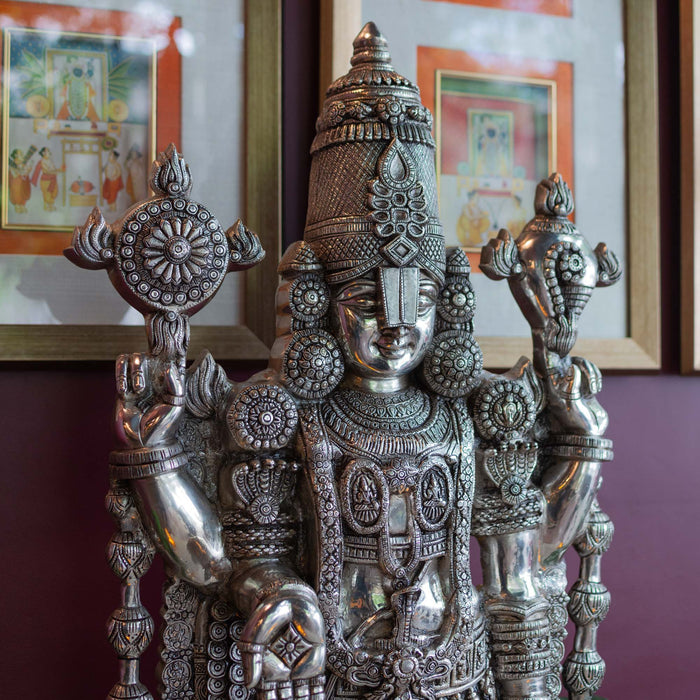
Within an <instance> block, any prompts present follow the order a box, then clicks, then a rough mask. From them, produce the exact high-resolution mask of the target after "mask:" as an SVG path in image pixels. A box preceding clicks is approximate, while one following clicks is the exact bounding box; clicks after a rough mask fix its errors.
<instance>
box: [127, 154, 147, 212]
mask: <svg viewBox="0 0 700 700" xmlns="http://www.w3.org/2000/svg"><path fill="white" fill-rule="evenodd" d="M124 166H125V167H126V172H127V176H126V193H127V194H128V195H129V198H130V200H131V203H132V204H134V203H136V202H138V201H139V200H141V199H144V198H145V197H146V196H147V189H146V159H145V158H144V156H143V153H141V149H140V148H139V147H138V146H137V145H135V144H134V145H133V146H132V147H131V148H130V149H129V152H128V153H127V156H126V161H125V163H124Z"/></svg>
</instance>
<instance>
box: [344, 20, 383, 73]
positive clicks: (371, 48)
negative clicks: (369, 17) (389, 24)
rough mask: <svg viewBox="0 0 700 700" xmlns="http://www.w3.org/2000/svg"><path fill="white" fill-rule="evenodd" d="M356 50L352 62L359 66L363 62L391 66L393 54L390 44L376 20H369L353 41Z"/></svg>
mask: <svg viewBox="0 0 700 700" xmlns="http://www.w3.org/2000/svg"><path fill="white" fill-rule="evenodd" d="M352 45H353V48H354V52H353V55H352V58H351V59H350V63H351V65H353V66H358V65H360V64H362V63H384V64H386V66H389V64H390V63H391V55H390V54H389V44H388V43H387V40H386V39H385V38H384V35H383V34H382V33H381V32H380V31H379V29H378V27H377V25H376V24H375V23H374V22H367V24H365V26H364V27H362V29H361V30H360V33H359V34H358V35H357V36H356V37H355V41H353V42H352Z"/></svg>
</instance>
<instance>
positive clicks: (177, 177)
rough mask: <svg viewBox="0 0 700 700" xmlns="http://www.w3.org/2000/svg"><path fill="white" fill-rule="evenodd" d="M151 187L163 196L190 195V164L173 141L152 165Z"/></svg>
mask: <svg viewBox="0 0 700 700" xmlns="http://www.w3.org/2000/svg"><path fill="white" fill-rule="evenodd" d="M150 183H151V189H152V190H153V191H154V192H155V193H156V194H157V195H162V196H163V197H185V198H187V197H189V196H190V190H191V189H192V175H191V174H190V166H189V165H187V163H186V161H185V159H184V158H183V157H182V156H181V155H180V154H179V153H178V152H177V149H176V148H175V144H173V143H171V144H170V145H169V146H168V147H167V148H166V149H165V151H162V152H161V153H159V154H158V157H157V158H156V159H155V160H154V161H153V165H152V167H151V179H150Z"/></svg>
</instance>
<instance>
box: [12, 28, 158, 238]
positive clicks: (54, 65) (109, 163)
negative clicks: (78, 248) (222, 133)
mask: <svg viewBox="0 0 700 700" xmlns="http://www.w3.org/2000/svg"><path fill="white" fill-rule="evenodd" d="M4 46H5V58H4V66H3V123H4V124H5V130H4V135H3V153H2V162H3V169H2V226H3V228H5V229H14V230H23V229H26V230H28V231H29V230H36V229H42V230H44V231H67V230H71V229H72V227H73V226H74V225H75V222H76V221H81V220H83V219H84V218H85V217H86V216H87V215H88V214H89V213H90V211H91V210H92V208H93V207H95V206H99V207H100V208H102V209H103V210H104V211H106V212H113V213H114V214H120V213H122V212H123V211H124V210H125V209H126V208H127V207H129V206H130V205H131V204H133V203H134V202H136V201H138V200H139V199H142V198H144V197H145V196H146V191H147V174H148V173H147V167H146V164H147V163H149V162H150V161H151V159H152V157H153V149H154V142H153V137H152V132H153V128H154V113H155V91H154V67H155V46H154V43H153V41H151V40H149V39H135V38H123V37H114V36H106V35H103V34H88V33H80V34H78V33H73V32H63V31H48V30H41V29H26V28H11V29H6V30H5V31H4ZM27 235H30V234H29V233H27Z"/></svg>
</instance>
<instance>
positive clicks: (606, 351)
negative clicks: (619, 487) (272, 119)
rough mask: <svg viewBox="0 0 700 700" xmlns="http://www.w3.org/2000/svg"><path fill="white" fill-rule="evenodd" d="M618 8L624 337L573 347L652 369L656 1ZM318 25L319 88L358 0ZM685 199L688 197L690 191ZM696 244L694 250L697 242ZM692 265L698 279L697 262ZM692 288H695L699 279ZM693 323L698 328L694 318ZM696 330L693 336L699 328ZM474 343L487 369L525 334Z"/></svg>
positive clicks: (336, 8)
mask: <svg viewBox="0 0 700 700" xmlns="http://www.w3.org/2000/svg"><path fill="white" fill-rule="evenodd" d="M683 2H692V0H683ZM623 5H624V20H625V21H624V25H625V65H626V80H625V98H626V109H625V113H626V122H625V133H626V138H627V163H626V165H627V167H626V178H627V236H628V246H627V249H628V255H627V269H626V270H625V273H626V274H625V277H626V279H627V285H628V286H627V289H628V335H627V336H626V337H624V338H584V339H581V340H579V341H578V343H576V347H575V348H574V352H575V353H576V354H579V355H583V356H585V357H587V358H589V359H590V360H592V361H593V362H595V363H596V364H597V365H598V366H599V367H601V368H602V369H615V370H632V369H641V370H656V369H659V367H660V366H661V300H660V270H659V136H658V85H657V83H658V78H657V48H656V41H657V32H656V0H623ZM681 24H682V26H683V23H681ZM686 24H687V23H686ZM320 25H321V46H320V52H321V69H320V74H321V86H322V88H321V89H322V90H323V89H324V86H326V85H328V84H330V82H331V80H332V79H333V78H337V77H338V76H340V75H342V74H343V73H345V72H346V70H347V65H348V58H349V55H350V54H349V51H350V49H349V47H351V46H352V40H353V39H354V36H355V34H356V33H357V31H359V29H360V27H361V26H362V3H361V0H321V22H320ZM321 99H323V96H322V95H321ZM579 111H580V110H579ZM574 118H576V115H575V114H574ZM684 172H685V171H684ZM686 200H687V198H686ZM690 201H693V199H692V194H691V199H690ZM699 235H700V234H699ZM696 249H697V250H700V245H698V246H697V247H696ZM697 255H698V257H700V254H697ZM689 257H690V256H689V255H686V256H684V258H689ZM696 269H697V271H698V272H697V274H698V275H699V276H700V264H699V265H697V266H696ZM697 288H698V289H700V280H699V284H698V287H697ZM698 304H699V305H700V300H699V301H698ZM696 327H697V328H698V329H700V323H698V324H696ZM696 333H697V334H698V336H699V339H700V330H696ZM478 341H479V343H480V345H481V348H482V350H483V351H484V356H485V358H486V362H487V365H488V366H489V367H490V368H503V367H509V366H510V365H511V364H512V363H513V362H514V361H515V360H517V358H518V357H519V356H521V355H526V356H527V355H529V354H530V353H531V351H532V348H531V341H530V338H508V337H500V336H499V337H495V336H489V337H480V338H478ZM696 348H698V350H696V352H697V353H698V359H697V360H696V362H697V363H698V368H699V369H700V342H699V343H696Z"/></svg>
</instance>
